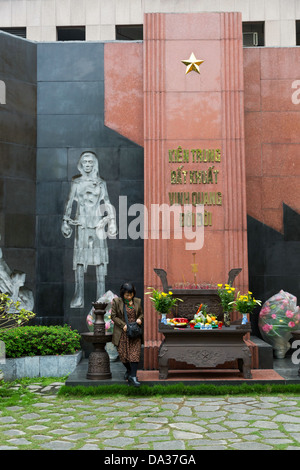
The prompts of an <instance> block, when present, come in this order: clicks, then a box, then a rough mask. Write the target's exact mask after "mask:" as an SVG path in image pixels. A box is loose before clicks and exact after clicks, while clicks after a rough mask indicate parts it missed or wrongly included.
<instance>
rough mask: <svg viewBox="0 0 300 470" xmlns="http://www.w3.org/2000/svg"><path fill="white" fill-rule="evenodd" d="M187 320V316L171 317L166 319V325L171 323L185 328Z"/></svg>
mask: <svg viewBox="0 0 300 470" xmlns="http://www.w3.org/2000/svg"><path fill="white" fill-rule="evenodd" d="M188 322H189V321H188V319H187V318H172V319H168V321H167V323H168V325H173V326H176V327H179V328H185V327H186V326H187V324H188Z"/></svg>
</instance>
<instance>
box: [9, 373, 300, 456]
mask: <svg viewBox="0 0 300 470" xmlns="http://www.w3.org/2000/svg"><path fill="white" fill-rule="evenodd" d="M60 385H61V384H60V383H59V382H57V383H53V384H51V385H50V386H48V387H44V388H42V387H41V386H40V385H30V386H29V387H30V389H31V391H32V393H34V394H35V395H34V396H35V400H34V403H31V404H30V405H28V406H26V405H23V404H22V402H21V401H20V403H19V404H18V403H16V404H15V406H8V407H6V408H5V409H4V410H2V411H1V412H0V450H5V449H11V450H16V449H36V450H49V449H51V450H76V449H81V450H98V449H99V450H100V449H105V450H116V449H117V450H132V449H135V450H138V449H146V450H159V451H166V452H168V451H170V450H172V451H184V450H192V451H193V450H211V449H215V450H217V449H220V450H272V449H286V450H300V396H299V397H289V396H286V397H285V396H283V395H281V396H278V397H277V396H267V397H265V396H262V397H245V396H241V397H235V396H226V397H222V396H221V397H208V398H205V397H183V398H177V397H176V398H169V397H168V398H167V397H149V398H148V397H145V398H131V397H129V398H128V397H121V398H120V396H119V397H112V398H101V397H99V398H97V397H82V398H80V399H77V398H76V399H72V398H70V397H59V396H57V394H56V392H57V390H58V389H59V387H60Z"/></svg>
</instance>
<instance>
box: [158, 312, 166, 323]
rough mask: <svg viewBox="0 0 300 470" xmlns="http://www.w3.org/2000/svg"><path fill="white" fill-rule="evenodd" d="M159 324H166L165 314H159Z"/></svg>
mask: <svg viewBox="0 0 300 470" xmlns="http://www.w3.org/2000/svg"><path fill="white" fill-rule="evenodd" d="M160 321H161V323H164V324H166V323H167V314H166V313H162V314H161V319H160Z"/></svg>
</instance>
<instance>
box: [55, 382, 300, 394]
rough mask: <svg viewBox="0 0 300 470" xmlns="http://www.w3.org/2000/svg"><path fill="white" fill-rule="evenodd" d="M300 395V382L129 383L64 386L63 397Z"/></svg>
mask: <svg viewBox="0 0 300 470" xmlns="http://www.w3.org/2000/svg"><path fill="white" fill-rule="evenodd" d="M278 393H282V394H294V395H295V394H300V384H253V385H251V384H246V383H244V384H241V385H212V384H211V385H210V384H201V385H184V384H183V383H180V384H174V385H172V384H170V385H153V386H149V385H141V386H140V387H139V388H134V387H129V386H128V385H125V384H124V385H123V384H121V385H117V384H114V385H99V386H90V387H85V386H82V385H77V386H67V385H63V386H62V387H61V388H60V390H59V392H58V395H59V396H81V397H83V396H112V395H124V396H129V397H151V396H180V397H182V396H201V395H212V396H220V395H272V394H278Z"/></svg>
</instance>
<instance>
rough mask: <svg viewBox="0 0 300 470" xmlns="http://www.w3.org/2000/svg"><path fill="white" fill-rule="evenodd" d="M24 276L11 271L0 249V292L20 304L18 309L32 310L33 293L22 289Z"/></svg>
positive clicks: (21, 273)
mask: <svg viewBox="0 0 300 470" xmlns="http://www.w3.org/2000/svg"><path fill="white" fill-rule="evenodd" d="M0 240H1V234H0ZM25 279H26V274H25V273H23V272H21V271H17V270H14V271H12V270H11V269H10V268H9V266H8V265H7V263H6V262H5V260H4V259H3V253H2V249H1V248H0V292H3V293H5V294H7V295H8V296H9V297H10V299H11V300H13V301H14V302H16V301H18V302H20V308H25V309H26V310H30V311H32V310H33V306H34V297H33V293H32V291H31V290H30V289H28V288H27V287H24V284H25Z"/></svg>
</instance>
